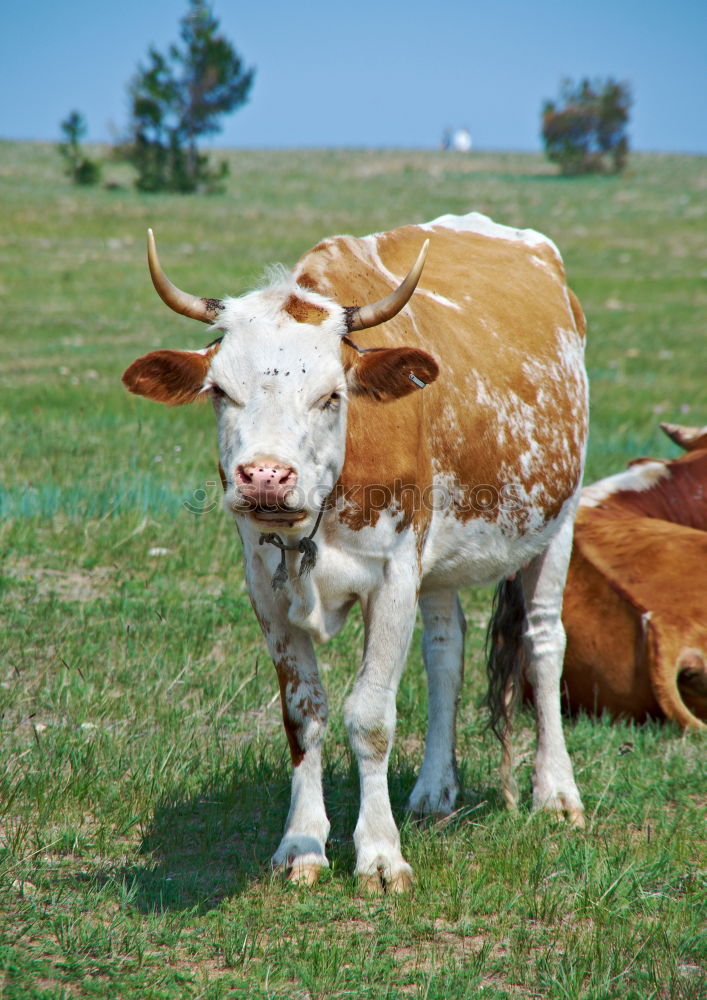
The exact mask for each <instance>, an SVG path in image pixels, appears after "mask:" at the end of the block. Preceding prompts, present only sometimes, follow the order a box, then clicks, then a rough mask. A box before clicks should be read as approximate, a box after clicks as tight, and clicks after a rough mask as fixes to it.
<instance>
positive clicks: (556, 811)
mask: <svg viewBox="0 0 707 1000" xmlns="http://www.w3.org/2000/svg"><path fill="white" fill-rule="evenodd" d="M534 808H535V811H536V812H539V811H541V810H542V812H544V813H548V814H549V815H550V816H552V817H553V819H555V820H557V822H558V823H564V822H565V821H566V822H568V823H569V824H570V826H572V827H574V829H575V830H583V829H584V827H585V826H586V823H585V819H584V807H583V805H582V803H581V802H580V803H579V804H578V803H577V801H576V800H574V801H572V800H570V799H568V798H567V797H566V796H564V795H556V796H554V797H553V798H552V799H550V800H546V801H545V802H543V803H542V805H540V806H535V807H534Z"/></svg>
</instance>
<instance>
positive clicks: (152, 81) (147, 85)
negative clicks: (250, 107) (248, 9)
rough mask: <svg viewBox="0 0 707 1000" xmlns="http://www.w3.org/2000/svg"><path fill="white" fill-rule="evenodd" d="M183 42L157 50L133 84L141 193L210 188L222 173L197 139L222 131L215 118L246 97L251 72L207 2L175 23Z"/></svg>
mask: <svg viewBox="0 0 707 1000" xmlns="http://www.w3.org/2000/svg"><path fill="white" fill-rule="evenodd" d="M180 26H181V31H180V34H181V40H182V46H181V47H180V46H178V45H171V46H170V48H169V51H168V53H167V55H162V54H161V53H160V52H158V51H157V50H156V49H154V48H150V50H149V53H148V63H147V66H145V67H143V66H140V67H139V68H138V72H137V75H136V76H135V79H134V80H133V81H132V83H131V85H130V100H131V109H132V116H131V138H130V141H129V144H128V147H127V153H128V158H129V159H130V160H131V162H132V163H133V164H134V165H135V167H136V168H137V171H138V178H137V182H136V183H137V186H138V188H140V189H141V190H143V191H164V190H167V191H181V192H189V191H196V190H197V189H207V190H210V189H214V188H215V187H216V186H217V184H218V180H219V179H220V178H222V177H223V176H225V174H226V173H227V166H226V164H225V163H222V164H221V166H220V168H219V169H218V170H214V169H213V168H212V167H211V166H210V165H209V162H208V158H207V157H206V156H205V155H203V154H202V153H200V152H199V151H198V148H197V140H198V139H199V138H200V137H201V136H206V135H213V134H214V133H216V132H218V131H219V129H220V124H219V119H220V118H221V117H222V116H223V115H225V114H228V113H230V112H231V111H234V110H235V109H236V108H238V107H240V105H242V104H244V103H245V102H246V101H247V100H248V95H249V92H250V88H251V86H252V83H253V78H254V76H255V70H254V69H252V68H251V69H245V68H244V66H243V62H242V60H241V58H240V56H239V55H238V53H237V52H236V50H235V49H234V48H233V46H232V45H231V43H230V42H229V41H228V40H227V39H226V38H224V37H223V36H222V35H220V34H219V30H218V29H219V23H218V21H217V20H216V18H215V17H214V15H213V13H212V11H211V8H210V7H209V5H208V3H206V2H205V0H189V11H188V12H187V14H186V15H185V16H184V17H183V18H182V20H181V21H180Z"/></svg>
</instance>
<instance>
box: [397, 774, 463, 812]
mask: <svg viewBox="0 0 707 1000" xmlns="http://www.w3.org/2000/svg"><path fill="white" fill-rule="evenodd" d="M458 794H459V784H458V782H457V781H456V779H454V778H453V776H452V777H451V779H450V780H449V781H447V782H444V783H443V784H442V785H436V786H435V787H433V788H432V787H428V786H427V785H426V784H425V783H424V782H422V781H419V780H418V782H417V784H416V785H415V787H414V788H413V790H412V792H411V793H410V798H409V799H408V803H407V807H408V810H409V811H410V812H411V813H412V814H413V816H415V817H418V818H422V817H423V816H433V817H434V818H435V819H441V818H442V817H443V816H449V814H450V813H451V812H453V811H454V805H455V803H456V801H457V795H458Z"/></svg>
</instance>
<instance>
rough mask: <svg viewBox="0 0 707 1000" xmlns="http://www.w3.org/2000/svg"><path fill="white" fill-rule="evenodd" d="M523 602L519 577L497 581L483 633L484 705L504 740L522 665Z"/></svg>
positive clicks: (523, 658) (498, 733) (520, 676)
mask: <svg viewBox="0 0 707 1000" xmlns="http://www.w3.org/2000/svg"><path fill="white" fill-rule="evenodd" d="M525 621H526V614H525V599H524V597H523V585H522V583H521V581H520V576H519V575H516V576H514V577H512V578H511V579H508V580H501V582H500V583H499V584H498V586H497V587H496V593H495V594H494V598H493V608H492V613H491V621H490V622H489V627H488V630H487V632H486V671H487V674H488V679H489V687H488V695H487V698H486V703H487V705H488V709H489V714H490V718H489V725H490V727H491V729H492V730H493V732H494V733H495V735H496V736H497V737H498V738H499V740H501V742H503V741H504V734H505V733H506V730H507V729H509V727H510V723H511V719H512V716H513V709H514V707H515V704H516V702H517V700H518V696H519V693H520V686H521V680H522V677H523V669H524V665H525V652H524V645H523V635H524V633H525Z"/></svg>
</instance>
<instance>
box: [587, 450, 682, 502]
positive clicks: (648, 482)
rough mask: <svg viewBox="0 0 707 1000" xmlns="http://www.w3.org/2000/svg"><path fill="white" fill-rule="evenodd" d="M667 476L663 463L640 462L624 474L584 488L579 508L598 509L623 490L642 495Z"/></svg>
mask: <svg viewBox="0 0 707 1000" xmlns="http://www.w3.org/2000/svg"><path fill="white" fill-rule="evenodd" d="M669 475H670V469H669V468H668V467H667V466H666V465H665V464H664V463H663V462H660V461H650V462H641V463H640V464H637V465H632V466H631V467H630V468H628V469H626V470H625V471H624V472H617V473H616V474H615V475H613V476H607V477H606V479H600V480H599V481H598V482H596V483H592V485H591V486H585V487H584V489H583V490H582V496H581V498H580V501H579V503H580V506H581V507H599V506H600V505H601V504H602V503H603V502H604V501H605V500H608V499H609V497H611V496H613V495H614V494H615V493H619V492H623V491H624V490H629V491H631V492H637V493H643V492H644V491H645V490H649V489H651V487H653V486H655V484H656V483H658V482H660V480H661V479H665V477H666V476H669Z"/></svg>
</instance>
